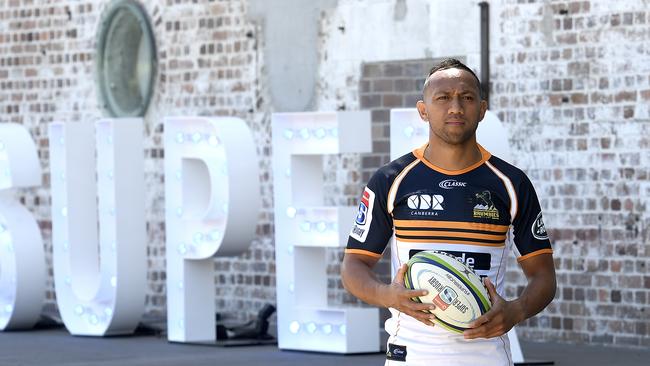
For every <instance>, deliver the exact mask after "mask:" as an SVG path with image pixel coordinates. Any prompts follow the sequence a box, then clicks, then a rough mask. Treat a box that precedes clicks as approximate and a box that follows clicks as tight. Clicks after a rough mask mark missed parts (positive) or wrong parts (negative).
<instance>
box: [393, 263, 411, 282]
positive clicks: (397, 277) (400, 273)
mask: <svg viewBox="0 0 650 366" xmlns="http://www.w3.org/2000/svg"><path fill="white" fill-rule="evenodd" d="M408 268H409V266H408V264H406V263H404V264H402V266H401V267H400V268H399V270H398V271H397V274H396V275H395V278H394V279H393V282H395V283H398V284H400V285H402V286H403V285H404V275H405V274H406V270H407V269H408Z"/></svg>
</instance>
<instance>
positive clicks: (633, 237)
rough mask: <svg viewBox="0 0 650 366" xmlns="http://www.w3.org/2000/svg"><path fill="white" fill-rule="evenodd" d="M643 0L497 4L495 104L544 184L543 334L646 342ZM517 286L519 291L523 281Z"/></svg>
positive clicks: (527, 166)
mask: <svg viewBox="0 0 650 366" xmlns="http://www.w3.org/2000/svg"><path fill="white" fill-rule="evenodd" d="M643 4H644V3H642V2H639V1H615V2H614V1H552V2H541V1H540V2H533V3H528V2H522V1H517V2H515V1H499V2H497V4H493V5H494V6H493V8H492V12H493V19H495V18H496V19H497V24H492V29H494V30H497V34H496V35H493V38H492V44H493V53H492V57H491V73H492V75H491V77H492V85H491V90H492V95H491V98H492V100H491V105H492V110H493V111H496V112H497V113H498V115H499V117H500V118H501V120H502V121H503V122H504V123H505V125H506V127H507V128H508V129H509V131H510V138H511V141H512V145H513V147H514V151H513V153H514V154H513V155H514V157H515V164H516V165H518V166H520V167H521V168H523V169H524V170H526V171H527V173H528V174H529V176H530V178H531V180H532V181H533V184H534V185H535V186H536V188H537V191H538V193H539V196H540V199H541V204H542V208H543V210H544V215H545V220H546V225H547V228H549V229H550V236H551V239H552V241H553V243H554V249H555V261H556V268H557V273H558V283H559V287H558V293H557V296H556V299H555V301H554V302H553V303H552V304H551V306H549V308H548V309H547V310H546V311H545V312H544V313H543V314H541V315H540V316H537V317H536V318H533V319H531V320H529V321H527V322H525V323H524V324H523V326H521V327H520V334H521V335H522V336H523V337H525V338H529V339H536V340H543V339H546V340H549V339H553V340H565V341H571V342H580V343H594V344H616V345H633V346H639V345H641V346H646V347H647V346H649V345H650V320H649V319H650V306H649V304H650V272H649V271H648V267H649V266H650V249H649V248H650V247H649V246H648V235H649V231H648V225H649V224H650V216H649V214H648V212H647V209H646V207H647V202H648V193H650V190H649V189H648V188H649V187H650V186H649V185H648V168H647V167H648V164H649V163H650V160H649V159H648V157H649V155H648V147H649V143H648V142H649V140H648V133H647V131H648V129H649V128H650V123H649V122H650V120H649V117H650V115H649V113H648V106H647V103H648V100H649V99H650V91H648V90H649V89H650V83H649V78H648V65H650V56H648V52H647V50H648V49H649V47H650V34H648V32H647V30H648V23H647V22H648V21H650V17H649V16H650V14H648V12H647V9H646V7H645V6H644V5H643ZM509 279H510V280H511V281H513V282H515V283H518V286H516V287H510V288H509V290H508V294H509V295H510V296H514V295H515V294H516V293H518V292H519V291H520V290H521V286H522V285H523V283H524V280H523V279H522V278H521V277H517V278H515V277H514V274H512V273H510V274H509Z"/></svg>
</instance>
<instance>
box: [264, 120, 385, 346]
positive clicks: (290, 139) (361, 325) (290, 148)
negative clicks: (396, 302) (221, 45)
mask: <svg viewBox="0 0 650 366" xmlns="http://www.w3.org/2000/svg"><path fill="white" fill-rule="evenodd" d="M272 128H273V188H274V195H273V198H274V204H275V248H276V249H275V259H276V269H277V270H276V276H277V277H276V278H277V279H276V288H277V305H278V306H277V308H278V321H277V323H278V345H279V347H280V348H281V349H292V350H305V351H319V352H336V353H359V352H375V351H378V350H379V325H378V322H379V312H378V309H376V308H331V307H329V306H328V304H327V258H326V252H325V248H326V247H343V246H345V245H346V243H347V239H348V235H349V232H350V227H351V225H352V223H353V220H354V217H355V216H356V211H357V209H356V207H328V206H325V205H324V203H323V156H324V155H328V154H339V153H345V152H369V151H371V131H370V114H369V112H367V111H364V112H339V113H336V112H323V113H318V112H315V113H275V114H273V117H272Z"/></svg>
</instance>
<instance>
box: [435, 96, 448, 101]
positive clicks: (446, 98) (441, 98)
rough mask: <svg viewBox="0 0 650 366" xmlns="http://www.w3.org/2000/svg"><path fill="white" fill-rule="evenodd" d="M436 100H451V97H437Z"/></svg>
mask: <svg viewBox="0 0 650 366" xmlns="http://www.w3.org/2000/svg"><path fill="white" fill-rule="evenodd" d="M436 100H440V101H444V100H449V97H448V96H446V95H440V96H437V97H436Z"/></svg>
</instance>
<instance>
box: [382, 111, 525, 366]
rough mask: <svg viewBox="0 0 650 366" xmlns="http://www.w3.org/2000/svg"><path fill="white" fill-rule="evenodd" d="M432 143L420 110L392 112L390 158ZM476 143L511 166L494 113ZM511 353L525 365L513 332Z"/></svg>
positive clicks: (506, 143)
mask: <svg viewBox="0 0 650 366" xmlns="http://www.w3.org/2000/svg"><path fill="white" fill-rule="evenodd" d="M428 140H429V126H428V125H427V124H426V123H425V122H423V121H422V119H421V118H420V115H419V114H418V111H417V109H415V108H399V109H391V111H390V158H391V160H394V159H397V158H399V157H400V156H402V155H404V154H406V153H408V152H409V151H412V150H413V149H415V148H417V147H420V146H422V145H423V144H425V143H426V142H427V141H428ZM476 140H477V141H478V143H479V144H481V145H482V146H483V147H484V148H485V149H486V150H487V151H489V152H490V153H492V154H494V155H495V156H497V157H499V158H501V159H503V160H505V161H507V162H511V161H512V158H511V155H510V142H509V141H508V132H507V131H506V129H505V128H504V127H503V124H502V123H501V121H500V120H499V117H497V116H496V115H495V114H494V113H492V112H491V111H487V112H486V113H485V117H484V118H483V120H482V121H481V122H480V123H479V124H478V129H477V130H476ZM508 338H510V350H511V351H512V357H513V361H514V362H523V360H524V358H523V354H522V352H521V347H520V345H519V338H518V337H517V333H516V332H515V328H512V329H511V330H510V331H509V332H508Z"/></svg>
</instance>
